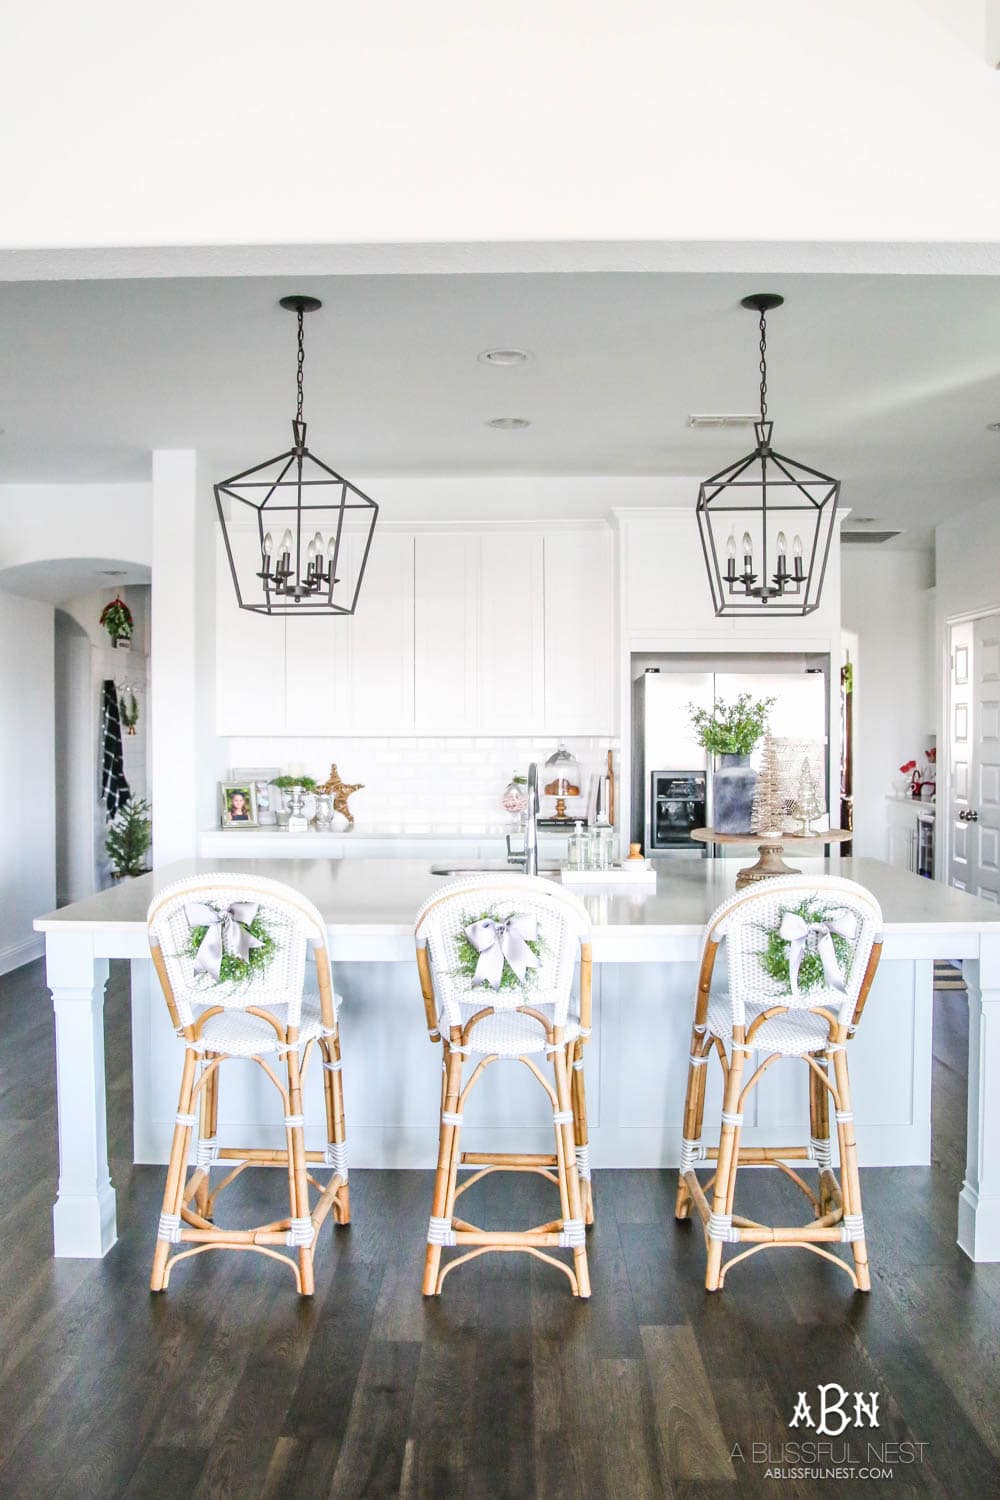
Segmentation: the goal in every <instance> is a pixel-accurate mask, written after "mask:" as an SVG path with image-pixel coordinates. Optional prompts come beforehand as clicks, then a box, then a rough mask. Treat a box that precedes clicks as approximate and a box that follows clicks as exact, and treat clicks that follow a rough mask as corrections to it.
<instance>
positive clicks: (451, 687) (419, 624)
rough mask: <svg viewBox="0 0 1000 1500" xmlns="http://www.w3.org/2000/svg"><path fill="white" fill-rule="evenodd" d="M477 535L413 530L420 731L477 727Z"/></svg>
mask: <svg viewBox="0 0 1000 1500" xmlns="http://www.w3.org/2000/svg"><path fill="white" fill-rule="evenodd" d="M478 578H479V538H478V537H477V536H475V535H474V534H470V533H469V532H418V533H417V535H416V537H415V538H414V594H413V616H414V707H415V727H416V729H417V732H418V733H420V734H448V733H456V734H460V733H462V732H463V731H467V730H471V729H474V728H475V727H476V695H477V690H476V677H477V671H476V646H477V635H478V630H477V611H476V594H477V591H478Z"/></svg>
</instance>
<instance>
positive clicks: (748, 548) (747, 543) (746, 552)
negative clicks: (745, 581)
mask: <svg viewBox="0 0 1000 1500" xmlns="http://www.w3.org/2000/svg"><path fill="white" fill-rule="evenodd" d="M743 571H744V573H746V574H748V575H749V574H750V573H752V572H753V541H752V540H751V537H750V533H749V531H744V533H743Z"/></svg>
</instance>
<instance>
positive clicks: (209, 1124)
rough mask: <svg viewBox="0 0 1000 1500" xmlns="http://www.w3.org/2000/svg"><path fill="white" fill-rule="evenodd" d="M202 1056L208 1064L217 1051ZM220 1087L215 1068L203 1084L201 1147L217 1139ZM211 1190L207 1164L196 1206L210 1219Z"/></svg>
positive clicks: (204, 1217)
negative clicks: (206, 1142)
mask: <svg viewBox="0 0 1000 1500" xmlns="http://www.w3.org/2000/svg"><path fill="white" fill-rule="evenodd" d="M202 1057H203V1060H204V1063H205V1065H206V1066H207V1064H208V1063H210V1062H212V1061H213V1059H214V1057H215V1053H214V1052H205V1053H203V1054H202ZM218 1087H219V1069H218V1068H213V1069H212V1071H211V1073H210V1074H209V1075H208V1077H207V1079H206V1080H205V1082H204V1083H203V1084H202V1088H201V1108H200V1123H199V1127H198V1144H199V1147H200V1146H201V1143H202V1142H203V1141H214V1140H215V1134H216V1130H217V1129H218V1120H219V1095H218ZM199 1165H200V1162H199ZM211 1191H212V1183H211V1171H210V1169H209V1167H208V1166H206V1167H205V1176H204V1178H203V1179H202V1181H201V1182H200V1183H199V1184H198V1190H197V1192H196V1194H195V1207H196V1208H197V1210H198V1212H199V1214H200V1215H201V1217H202V1218H203V1219H208V1218H209V1217H210V1215H209V1209H210V1207H211V1203H210V1199H211Z"/></svg>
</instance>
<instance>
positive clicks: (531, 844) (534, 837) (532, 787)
mask: <svg viewBox="0 0 1000 1500" xmlns="http://www.w3.org/2000/svg"><path fill="white" fill-rule="evenodd" d="M524 873H525V875H537V874H538V767H537V765H536V764H535V762H534V761H532V762H531V765H530V766H529V767H528V807H527V812H526V821H525V825H524Z"/></svg>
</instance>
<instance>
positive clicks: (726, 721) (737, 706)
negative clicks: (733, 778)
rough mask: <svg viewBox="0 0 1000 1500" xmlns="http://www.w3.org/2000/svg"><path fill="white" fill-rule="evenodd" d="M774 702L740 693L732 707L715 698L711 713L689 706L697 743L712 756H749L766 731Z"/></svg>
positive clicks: (769, 699)
mask: <svg viewBox="0 0 1000 1500" xmlns="http://www.w3.org/2000/svg"><path fill="white" fill-rule="evenodd" d="M773 704H774V699H773V698H758V699H757V700H756V702H755V701H754V700H753V698H751V696H750V694H749V693H740V695H739V697H738V698H737V699H736V700H735V702H733V703H728V704H727V703H726V702H724V700H723V699H722V698H716V700H715V704H714V706H713V708H712V709H711V710H709V709H707V708H699V707H696V705H695V704H693V703H689V704H688V712H689V713H690V715H691V723H692V724H693V725H694V728H695V733H696V734H697V736H698V740H699V742H700V743H701V744H702V745H703V746H704V748H705V749H706V750H710V751H712V753H713V754H714V755H749V754H750V752H751V750H752V749H753V747H754V745H756V743H757V741H758V740H759V739H760V737H761V735H762V734H763V733H764V731H765V729H766V728H767V719H768V715H769V713H770V712H771V708H772V705H773Z"/></svg>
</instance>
